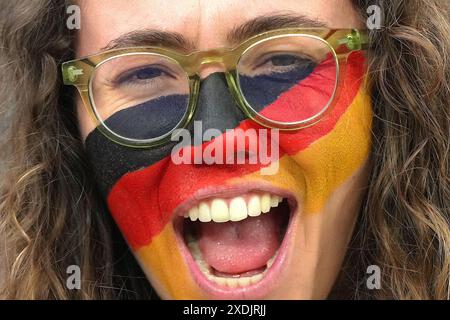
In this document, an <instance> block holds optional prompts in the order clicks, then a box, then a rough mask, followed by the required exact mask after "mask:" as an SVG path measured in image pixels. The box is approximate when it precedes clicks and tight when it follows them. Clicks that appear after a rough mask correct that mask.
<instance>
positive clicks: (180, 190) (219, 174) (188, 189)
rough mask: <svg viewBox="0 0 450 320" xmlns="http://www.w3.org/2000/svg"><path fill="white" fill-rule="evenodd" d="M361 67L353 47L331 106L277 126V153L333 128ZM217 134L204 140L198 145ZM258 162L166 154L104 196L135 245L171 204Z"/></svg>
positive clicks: (154, 230)
mask: <svg viewBox="0 0 450 320" xmlns="http://www.w3.org/2000/svg"><path fill="white" fill-rule="evenodd" d="M364 73H365V59H364V57H363V55H362V53H353V54H352V55H351V56H350V57H349V60H348V63H347V66H346V72H345V79H343V81H342V89H341V92H340V95H339V97H338V98H337V99H336V103H335V105H334V108H333V110H332V111H331V112H330V113H328V114H327V115H326V116H325V117H324V118H323V119H322V120H321V121H320V122H319V123H317V124H316V125H314V126H311V127H308V128H305V129H303V130H299V131H297V132H294V133H292V132H280V137H279V138H280V141H279V143H280V157H281V156H282V155H284V154H287V155H293V154H296V153H298V152H299V151H301V150H303V149H305V148H307V147H308V146H309V145H310V144H311V143H313V142H314V141H316V140H317V139H319V138H320V137H322V136H324V135H326V134H327V133H328V132H330V131H331V130H333V128H334V126H335V124H336V123H337V121H338V120H339V118H340V117H341V116H342V114H344V112H345V111H346V110H347V108H348V107H349V106H350V105H351V103H352V101H353V99H354V97H355V96H356V95H357V93H358V91H359V88H360V87H361V84H362V81H363V77H364ZM303 85H304V84H303ZM296 90H298V88H297V86H296V87H294V88H293V89H292V90H290V91H289V93H286V94H285V95H283V96H282V97H281V98H280V99H278V100H277V101H275V102H274V103H273V104H271V105H270V106H268V107H267V108H280V104H282V103H289V102H286V101H292V99H293V98H294V97H295V93H296ZM291 91H292V92H291ZM311 94H314V92H312V93H311ZM289 95H293V97H289ZM310 99H312V98H310ZM238 128H241V129H243V130H247V129H250V128H261V127H260V126H259V125H257V124H255V123H254V122H253V121H251V120H246V121H244V122H242V123H241V125H240V126H239V127H238ZM222 138H223V136H222ZM219 140H220V139H215V140H214V141H212V142H209V143H205V144H204V145H203V146H202V148H204V147H205V146H206V145H208V144H211V143H217V141H219ZM262 167H263V165H261V164H256V165H250V164H245V165H243V164H235V165H217V164H214V165H206V164H201V165H195V164H189V165H188V164H180V165H175V164H174V163H173V162H172V161H171V158H170V156H169V157H167V158H165V159H163V160H161V161H159V162H157V163H155V164H153V165H151V166H149V167H147V168H145V169H142V170H138V171H135V172H131V173H128V174H126V175H124V176H123V177H122V178H121V179H119V181H118V182H117V183H116V184H115V185H114V187H113V188H112V190H111V192H110V194H109V196H108V199H107V201H108V206H109V209H110V211H111V214H112V215H113V217H114V219H115V221H116V223H117V224H118V226H119V228H120V229H121V231H122V233H123V234H124V236H125V238H126V239H127V241H128V243H129V245H130V246H131V247H133V248H134V249H138V248H139V247H141V246H144V245H147V244H149V243H150V241H151V239H152V238H153V237H154V236H155V235H157V234H159V233H160V232H161V230H162V229H163V227H164V226H165V224H166V223H167V222H169V221H170V219H171V217H172V213H173V210H174V209H175V208H176V207H177V206H179V205H180V204H181V203H182V202H184V201H185V200H187V199H189V198H190V197H191V196H192V195H193V194H194V193H195V192H196V191H198V190H201V189H205V188H208V187H214V186H220V185H223V184H225V183H226V181H227V180H229V179H232V178H236V177H240V176H244V175H247V174H249V173H252V172H255V171H257V170H259V169H261V168H262Z"/></svg>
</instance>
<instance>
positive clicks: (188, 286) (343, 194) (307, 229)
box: [77, 0, 372, 299]
mask: <svg viewBox="0 0 450 320" xmlns="http://www.w3.org/2000/svg"><path fill="white" fill-rule="evenodd" d="M79 4H80V6H81V9H82V16H81V17H82V25H81V30H80V31H79V34H78V39H77V55H78V56H79V57H81V56H85V55H90V54H94V53H97V52H99V51H102V50H104V48H105V47H108V46H111V44H114V45H117V44H119V45H120V44H121V43H122V44H123V42H124V37H123V35H125V34H129V33H130V32H133V31H136V30H140V31H142V30H145V32H144V33H145V34H146V36H145V37H144V36H142V38H141V39H137V38H139V37H137V38H136V37H134V38H132V39H131V40H130V38H129V37H128V38H127V40H126V41H128V42H126V43H125V45H127V46H130V45H133V44H135V42H136V45H137V44H140V45H142V41H145V39H153V40H154V37H153V38H152V36H151V34H152V32H154V31H158V32H164V33H176V34H178V39H179V38H180V36H182V38H183V39H184V40H185V42H186V43H187V44H189V45H190V46H191V49H192V50H209V49H213V48H218V47H230V46H231V45H232V44H231V43H230V36H229V35H230V34H231V33H232V32H233V31H234V32H235V33H236V30H239V29H242V26H246V28H247V29H249V28H254V29H255V30H261V31H262V30H267V29H276V28H280V27H283V23H284V22H282V21H281V20H282V19H278V20H277V19H273V17H276V16H280V15H286V14H288V15H289V16H290V17H294V16H296V17H299V26H300V22H301V21H300V17H301V18H302V19H303V20H305V21H303V22H304V23H303V25H302V26H304V25H305V23H306V24H308V21H309V20H311V23H312V22H314V21H315V22H316V23H317V22H320V23H322V24H325V25H326V26H327V27H329V28H353V27H356V28H361V27H363V26H362V25H360V22H359V19H358V16H357V13H356V12H355V10H354V8H353V7H352V6H351V2H350V1H349V0H316V1H309V0H278V1H269V0H267V1H266V0H257V1H256V0H247V1H241V0H240V1H238V0H222V1H202V0H185V1H160V0H135V1H133V3H132V5H130V3H129V2H128V1H120V0H115V1H103V0H102V1H80V3H79ZM264 17H265V18H266V19H261V18H264ZM271 17H272V18H271ZM308 19H309V20H308ZM276 21H278V22H277V23H274V22H276ZM280 21H281V22H280ZM280 23H281V24H280ZM290 23H291V24H290V25H289V26H292V21H291V22H290ZM244 29H245V28H244ZM153 35H154V34H153ZM168 38H169V37H167V36H166V35H165V34H164V36H163V37H160V38H159V40H158V41H159V43H161V44H162V45H164V44H165V41H166V40H167V39H168ZM117 39H120V40H117ZM133 41H134V42H133ZM149 41H150V40H149ZM153 42H154V41H153ZM149 44H150V43H149ZM151 44H152V45H154V43H151ZM189 50H190V49H189ZM349 61H351V62H349V63H348V64H347V66H346V69H345V73H344V78H343V79H341V86H342V87H341V91H340V94H339V96H338V98H337V99H338V100H337V101H336V103H335V105H334V108H333V109H332V111H331V112H329V113H327V114H326V116H325V117H324V118H323V119H322V120H321V121H320V122H319V123H317V124H315V125H314V126H311V127H308V128H305V129H302V130H298V131H294V132H282V131H280V133H279V147H278V148H279V158H278V159H277V161H276V165H277V167H278V168H277V169H276V170H275V171H274V172H273V174H264V172H262V169H263V166H262V165H261V166H258V165H248V164H227V165H220V164H211V165H208V164H205V163H202V164H176V163H174V161H173V160H172V158H171V156H170V154H171V150H172V148H173V145H167V146H163V147H157V148H153V149H149V150H145V149H144V150H143V149H130V148H127V147H122V146H119V145H116V144H114V143H113V142H111V141H110V140H108V139H106V138H105V137H103V136H102V135H101V133H100V132H98V130H97V129H95V126H94V124H93V123H92V122H91V119H90V118H89V116H88V112H87V111H85V108H84V107H83V105H82V103H81V101H78V119H79V126H80V130H81V133H82V137H83V139H84V141H85V145H86V150H87V153H88V155H89V157H90V159H91V161H92V165H93V167H94V171H95V173H96V179H97V181H98V183H99V186H100V187H101V189H102V190H103V192H104V193H105V198H106V201H107V203H108V206H109V209H110V211H111V214H112V215H113V217H114V219H115V221H116V222H117V224H118V226H119V228H120V230H121V231H122V233H123V235H124V237H125V239H126V240H127V242H128V244H129V245H130V247H131V250H132V251H133V253H134V255H135V257H136V259H137V260H138V262H139V264H140V265H141V267H142V269H143V270H144V271H145V273H146V275H147V277H148V279H149V281H150V282H151V284H152V285H153V287H154V288H155V289H156V290H157V292H158V294H159V295H160V296H161V297H162V298H164V299H171V298H173V299H197V298H213V299H230V298H233V299H240V298H250V299H252V298H254V299H260V298H264V299H311V298H314V299H317V298H318V299H320V298H326V297H327V295H328V294H329V292H330V290H331V288H332V285H333V283H334V282H335V279H336V277H337V275H338V273H339V270H340V266H341V263H342V260H343V257H344V255H345V252H346V246H347V244H348V241H349V239H350V237H351V234H352V231H353V227H354V224H355V220H356V218H357V215H358V212H359V208H360V202H361V198H362V195H363V189H364V186H365V184H366V182H367V169H368V160H367V159H368V154H369V149H370V130H371V115H372V114H371V105H370V98H369V95H368V94H367V93H366V92H365V91H364V88H363V80H364V73H365V67H364V58H363V56H355V57H354V59H350V60H349ZM220 72H223V70H221V66H220V65H214V64H213V65H208V66H207V67H205V68H202V69H201V70H200V72H199V74H200V76H201V79H202V80H205V79H210V81H209V82H208V85H207V80H205V81H204V82H203V83H204V84H205V85H203V86H202V87H201V89H200V100H201V102H200V101H199V107H198V110H197V113H196V115H195V120H197V121H202V124H203V129H210V128H215V129H218V130H220V131H221V132H222V133H224V132H225V130H226V129H235V128H236V127H239V128H241V129H243V130H244V131H245V130H246V129H248V128H251V127H252V126H253V124H252V121H251V120H248V119H246V120H244V119H243V115H242V114H240V111H239V109H238V108H237V107H236V106H235V105H233V103H229V104H228V105H226V104H224V101H225V100H226V101H233V100H232V99H230V97H229V96H227V90H222V91H220V89H223V88H222V87H221V86H225V84H224V82H223V81H219V80H217V79H222V78H221V77H220ZM268 89H269V90H270V88H268ZM219 91H220V94H219V93H218V92H219ZM273 103H277V100H276V99H275V101H274V102H273ZM223 108H225V109H223ZM224 110H225V111H224ZM222 111H223V112H222ZM163 117H164V115H163ZM161 121H164V119H161ZM280 198H283V202H281V203H278V202H279V199H280ZM269 208H270V209H269ZM267 210H269V211H268V212H266V213H261V211H267ZM186 214H187V215H189V214H190V215H191V217H192V218H193V219H194V220H195V216H196V215H200V216H201V219H200V220H202V221H204V222H201V221H199V219H197V220H196V221H195V222H192V221H191V218H190V217H188V218H185V217H184V216H185V215H186ZM208 215H209V216H211V217H212V218H211V219H212V220H217V221H219V220H220V219H219V218H217V217H222V219H223V217H224V216H225V217H228V219H231V220H239V221H235V222H217V221H210V222H206V221H208V220H210V219H208ZM233 217H234V218H233ZM224 220H227V219H226V218H225V219H224Z"/></svg>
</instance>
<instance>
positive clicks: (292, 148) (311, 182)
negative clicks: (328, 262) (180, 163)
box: [231, 87, 372, 213]
mask: <svg viewBox="0 0 450 320" xmlns="http://www.w3.org/2000/svg"><path fill="white" fill-rule="evenodd" d="M343 94H345V92H343ZM338 108H339V106H338ZM331 117H333V115H331ZM371 126H372V108H371V101H370V96H369V95H368V94H367V93H366V92H365V91H364V89H363V87H361V88H360V90H359V92H358V94H357V95H356V96H355V98H354V100H353V102H352V103H351V104H350V106H349V107H348V109H346V111H345V112H344V114H343V115H342V116H341V117H340V118H339V120H338V121H337V123H336V124H335V126H334V128H333V130H331V131H330V132H329V133H328V134H326V135H324V136H323V137H321V138H320V139H318V140H315V141H313V142H312V143H311V144H308V140H309V139H310V138H311V136H314V134H312V135H311V136H309V135H305V136H297V137H292V135H289V136H283V134H281V135H280V147H281V148H282V149H284V150H288V152H286V154H285V155H284V156H282V157H281V158H280V161H279V170H278V172H277V173H276V174H275V175H271V176H265V175H261V174H260V172H255V173H252V174H249V175H246V176H244V177H242V178H238V179H233V180H231V183H242V182H243V181H244V180H256V181H261V180H263V181H265V182H269V183H271V184H273V185H275V186H278V187H280V188H286V189H289V190H291V191H292V192H294V193H295V194H296V195H297V197H298V199H299V201H300V202H301V203H302V212H304V213H318V212H320V211H321V210H322V208H323V207H324V206H325V204H326V203H327V200H328V199H329V198H330V197H331V195H332V193H333V192H334V191H335V190H336V189H338V188H339V187H340V186H341V185H342V184H343V183H344V182H345V181H346V180H347V179H349V178H350V177H351V176H352V175H355V174H356V173H357V172H358V170H360V169H361V167H363V166H364V164H365V163H366V161H367V159H368V155H369V152H370V146H371ZM306 145H307V146H306ZM353 191H355V190H349V192H353Z"/></svg>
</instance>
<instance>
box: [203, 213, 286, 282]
mask: <svg viewBox="0 0 450 320" xmlns="http://www.w3.org/2000/svg"><path fill="white" fill-rule="evenodd" d="M278 209H279V208H272V210H271V212H270V213H265V214H261V215H260V216H259V217H248V218H247V219H245V220H242V221H240V222H226V223H214V222H212V223H201V224H200V225H199V228H200V229H199V246H200V250H201V252H202V255H203V258H204V259H205V261H206V262H207V263H208V264H209V265H210V266H211V267H213V268H214V269H215V270H217V271H218V272H220V273H226V274H241V273H245V272H249V271H251V270H255V269H259V268H261V267H264V266H265V265H266V264H267V261H268V260H269V259H270V258H272V257H273V256H274V255H275V252H276V250H277V249H278V247H279V238H280V225H281V221H280V219H279V215H278V214H276V212H275V211H277V210H278Z"/></svg>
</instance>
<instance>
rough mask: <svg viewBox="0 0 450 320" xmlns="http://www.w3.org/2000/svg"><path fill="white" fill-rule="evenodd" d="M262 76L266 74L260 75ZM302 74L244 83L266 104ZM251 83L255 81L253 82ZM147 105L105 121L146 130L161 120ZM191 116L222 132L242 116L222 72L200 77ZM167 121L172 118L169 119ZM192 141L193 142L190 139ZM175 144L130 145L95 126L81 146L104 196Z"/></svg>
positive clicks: (160, 100) (162, 100) (164, 99)
mask: <svg viewBox="0 0 450 320" xmlns="http://www.w3.org/2000/svg"><path fill="white" fill-rule="evenodd" d="M264 77H266V78H265V79H264ZM304 77H306V75H305V74H299V75H298V76H297V77H295V80H293V81H281V82H277V83H276V85H275V83H274V82H273V79H276V78H274V77H270V76H259V77H253V78H248V79H246V80H245V81H246V83H247V85H253V86H254V87H255V90H258V91H259V92H260V93H261V94H260V95H257V94H255V95H254V97H255V99H256V98H258V101H257V102H258V105H259V106H267V105H269V104H271V103H272V102H274V101H275V100H276V99H277V98H278V97H279V96H280V95H281V94H282V93H283V92H285V91H287V90H289V89H290V88H291V87H292V86H294V85H295V84H297V82H298V81H300V80H301V79H303V78H304ZM271 79H272V80H271ZM241 81H242V79H241ZM255 83H257V84H258V85H257V86H256V84H255ZM243 85H245V84H243ZM174 99H175V98H174V96H166V97H161V98H158V99H157V100H156V101H154V102H155V103H160V104H162V105H167V103H168V102H169V101H175V100H174ZM148 106H149V104H141V105H139V106H136V107H133V108H129V109H126V110H123V112H118V113H116V114H114V115H112V116H111V117H109V118H108V119H107V120H106V121H105V123H106V124H107V125H108V126H110V127H111V126H119V125H121V124H126V126H125V129H122V130H124V131H126V130H136V132H144V133H145V132H147V131H146V130H148V124H149V123H154V122H155V121H164V120H162V119H158V118H157V117H155V116H154V114H153V113H151V112H150V111H148V110H147V108H154V106H151V107H148ZM130 109H131V110H132V112H133V113H134V114H136V115H139V117H141V118H140V119H139V120H131V119H132V117H131V116H132V115H131V114H130V115H129V116H128V114H127V115H126V116H125V113H127V111H129V110H130ZM162 109H163V108H161V110H162ZM158 117H164V115H161V114H160V113H158ZM193 120H197V121H198V120H201V121H202V129H203V131H205V130H207V129H217V130H219V131H220V132H222V133H224V132H226V130H227V129H233V128H236V127H237V126H239V124H240V123H241V122H242V121H243V120H245V116H244V114H243V113H242V111H241V110H240V109H239V108H238V107H237V105H236V102H235V101H234V98H233V97H232V95H231V94H230V92H229V89H228V85H227V82H226V79H225V75H224V74H223V73H214V74H212V75H210V76H208V77H207V78H206V79H205V80H203V81H202V83H201V88H200V94H199V100H198V103H197V110H196V113H195V115H194V119H193ZM168 123H172V122H170V121H169V122H168ZM138 125H142V126H143V128H137V126H138ZM187 129H188V130H189V131H190V132H191V133H192V132H193V121H192V122H191V123H190V125H189V127H188V128H187ZM138 134H139V133H138ZM192 142H194V141H193V139H192ZM176 144H178V142H172V143H169V144H167V145H164V146H161V147H157V148H153V149H134V148H129V147H124V146H121V145H118V144H116V143H114V142H112V141H110V140H109V139H108V138H106V137H105V136H104V135H103V134H102V133H101V132H100V131H99V130H98V129H95V130H93V131H92V132H91V133H90V134H89V135H88V137H87V138H86V143H85V146H86V152H87V154H88V157H89V159H90V162H91V164H92V166H93V169H94V173H95V176H96V180H97V182H98V184H99V187H100V189H101V191H102V192H103V194H104V195H105V196H107V194H108V193H109V190H110V189H111V188H112V186H113V185H114V184H115V183H116V182H117V181H118V180H119V179H120V177H122V176H123V175H124V174H126V173H128V172H132V171H136V170H138V169H142V168H145V167H147V166H150V165H152V164H154V163H156V162H158V161H160V160H162V159H164V158H165V157H167V156H168V155H170V152H171V150H172V149H173V147H174V146H175V145H176Z"/></svg>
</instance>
